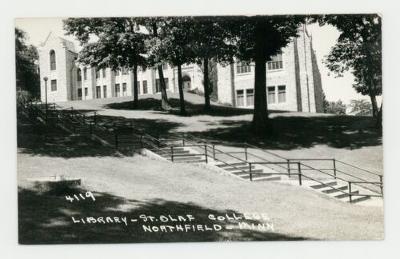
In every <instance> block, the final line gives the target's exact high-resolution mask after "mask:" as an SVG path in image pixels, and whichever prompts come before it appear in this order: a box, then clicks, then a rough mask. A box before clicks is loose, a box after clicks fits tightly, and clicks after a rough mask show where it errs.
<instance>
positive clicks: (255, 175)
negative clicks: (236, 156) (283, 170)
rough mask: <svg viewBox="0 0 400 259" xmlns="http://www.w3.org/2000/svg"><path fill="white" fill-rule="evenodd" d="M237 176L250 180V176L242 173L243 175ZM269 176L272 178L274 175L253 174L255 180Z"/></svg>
mask: <svg viewBox="0 0 400 259" xmlns="http://www.w3.org/2000/svg"><path fill="white" fill-rule="evenodd" d="M235 175H237V176H240V177H242V178H245V179H250V174H245V173H241V174H235ZM267 176H268V177H270V176H272V174H269V173H255V174H252V177H253V179H254V178H257V177H267Z"/></svg>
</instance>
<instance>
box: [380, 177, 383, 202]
mask: <svg viewBox="0 0 400 259" xmlns="http://www.w3.org/2000/svg"><path fill="white" fill-rule="evenodd" d="M379 182H380V183H381V184H380V188H381V194H382V197H383V176H382V175H380V176H379Z"/></svg>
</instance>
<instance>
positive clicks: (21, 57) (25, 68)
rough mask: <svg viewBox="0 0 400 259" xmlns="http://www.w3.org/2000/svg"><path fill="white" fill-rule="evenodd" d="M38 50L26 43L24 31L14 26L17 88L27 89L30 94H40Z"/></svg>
mask: <svg viewBox="0 0 400 259" xmlns="http://www.w3.org/2000/svg"><path fill="white" fill-rule="evenodd" d="M38 60H39V55H38V51H37V49H36V47H35V46H33V45H28V44H27V43H26V33H25V32H24V31H23V30H21V29H18V28H15V65H16V76H17V78H16V81H17V84H16V85H17V88H19V89H20V90H24V91H27V92H28V93H29V94H30V95H31V96H33V97H38V96H39V94H40V76H39V71H38V65H37V62H38Z"/></svg>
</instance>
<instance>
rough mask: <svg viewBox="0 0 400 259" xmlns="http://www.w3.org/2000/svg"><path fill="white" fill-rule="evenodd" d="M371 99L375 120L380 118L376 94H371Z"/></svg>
mask: <svg viewBox="0 0 400 259" xmlns="http://www.w3.org/2000/svg"><path fill="white" fill-rule="evenodd" d="M369 97H370V98H371V104H372V116H373V117H374V118H378V104H377V102H376V96H375V94H370V95H369Z"/></svg>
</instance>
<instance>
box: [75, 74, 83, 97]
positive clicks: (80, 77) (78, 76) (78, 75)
mask: <svg viewBox="0 0 400 259" xmlns="http://www.w3.org/2000/svg"><path fill="white" fill-rule="evenodd" d="M76 78H77V81H78V82H80V81H82V71H81V69H80V68H78V70H77V71H76ZM81 93H82V90H81Z"/></svg>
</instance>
